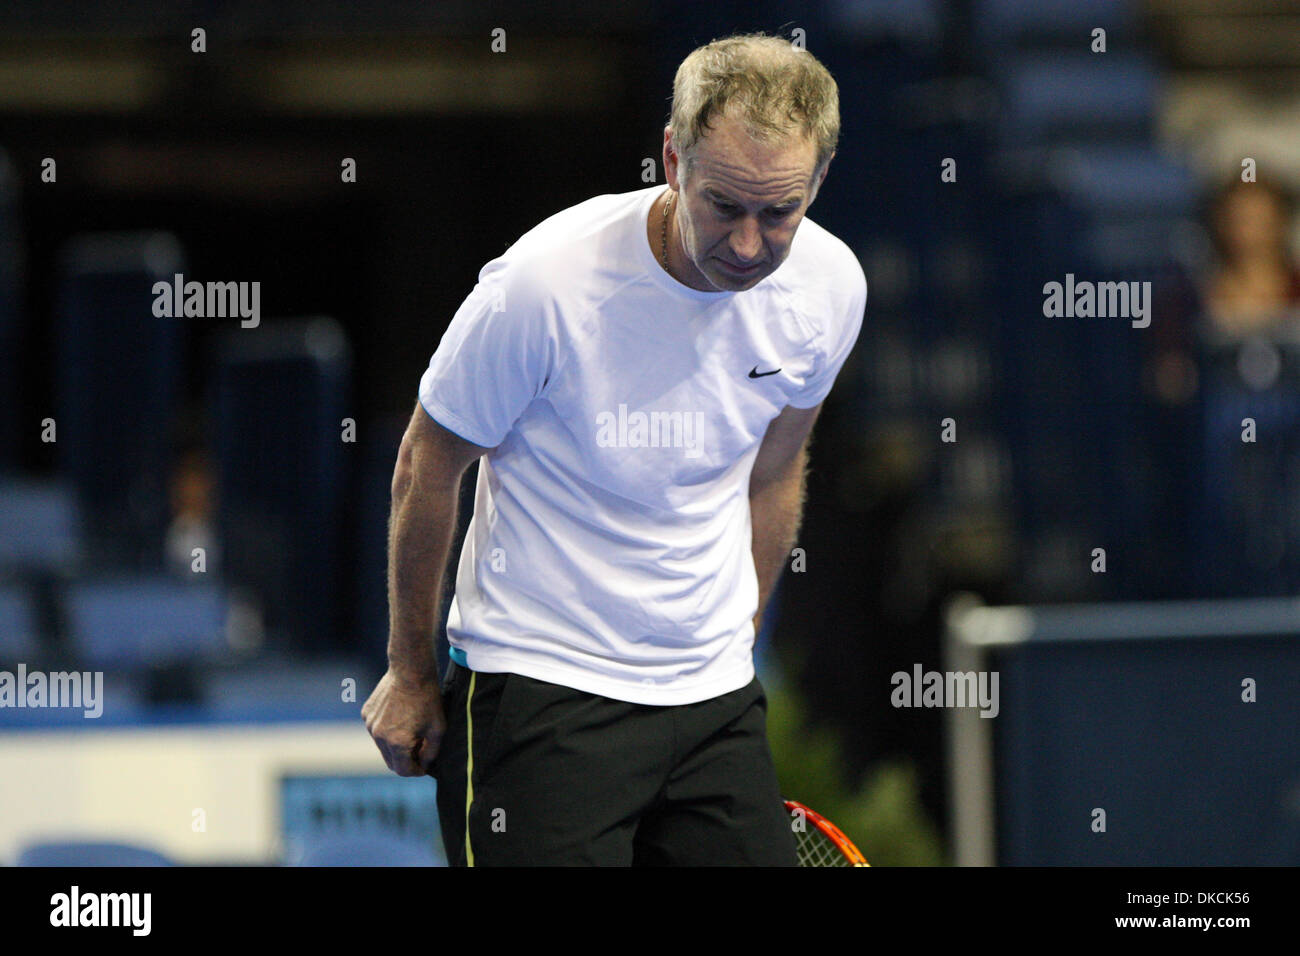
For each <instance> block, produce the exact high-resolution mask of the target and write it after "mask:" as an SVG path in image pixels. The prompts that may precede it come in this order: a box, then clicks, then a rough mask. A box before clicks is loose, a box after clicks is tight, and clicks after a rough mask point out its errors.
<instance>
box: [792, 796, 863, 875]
mask: <svg viewBox="0 0 1300 956" xmlns="http://www.w3.org/2000/svg"><path fill="white" fill-rule="evenodd" d="M785 809H786V812H787V813H791V814H792V813H795V812H796V811H798V812H801V813H803V815H804V819H805V820H807V821H808V822H809V823H811V824H812V825H813V826H815V827H816V828H817V829H818V830H820V831H821V832H822V833H823V834H825V836H826V837H827V839H829V840H830V841H831V842H832V843H834V844H835V846H836V848H837V849H838V850H839V851H840V852H841V853H843V854H844V857H845V859H847V860H848V861H849V865H851V866H870V865H871V864H870V863H868V862H867V858H866V857H865V856H863V855H862V851H861V850H859V849H858V848H857V847H856V846H854V845H853V841H852V840H850V839H849V838H848V837H846V836H845V835H844V832H843V831H842V830H841V829H840V828H839V827H837V826H836V825H835V824H833V823H831V821H829V820H827V819H826V818H825V817H824V816H822V815H821V814H820V813H818V812H817V811H816V810H814V809H812V808H811V807H807V806H804V805H803V804H802V803H800V802H799V801H798V800H786V801H785Z"/></svg>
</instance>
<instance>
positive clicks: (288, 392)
mask: <svg viewBox="0 0 1300 956" xmlns="http://www.w3.org/2000/svg"><path fill="white" fill-rule="evenodd" d="M351 368H352V358H351V349H350V347H349V345H348V340H347V337H346V336H345V334H344V332H343V330H342V328H341V327H340V326H339V324H338V323H337V322H335V321H333V320H332V319H322V318H317V319H310V320H302V321H281V322H265V321H264V322H263V323H262V326H261V327H260V328H259V329H258V330H257V333H256V335H253V334H249V333H247V332H244V331H243V330H235V331H232V332H231V333H230V334H229V335H228V336H226V337H225V338H224V339H223V340H222V341H221V342H220V344H219V347H218V350H217V355H216V370H215V373H214V376H213V378H214V382H215V385H214V394H213V398H212V408H213V413H214V417H215V423H216V453H217V462H218V470H219V475H220V478H219V481H220V487H221V510H220V531H221V536H222V541H223V547H222V553H223V554H224V555H225V571H224V573H225V575H226V577H227V579H228V580H229V581H231V583H232V584H235V585H238V586H241V587H246V588H248V589H250V590H252V591H253V592H255V593H256V594H257V595H258V596H259V597H260V598H261V600H262V602H263V606H264V609H265V613H266V624H267V630H268V632H269V633H271V634H272V635H277V634H279V635H281V636H284V637H287V638H288V640H289V642H291V643H294V642H296V643H298V644H299V645H300V646H311V647H313V648H317V649H319V648H322V647H324V646H327V645H330V644H332V643H333V642H334V640H335V638H336V637H337V636H338V634H339V631H340V628H339V613H338V598H339V593H340V589H341V587H342V584H343V582H342V581H341V580H340V576H341V565H340V561H341V552H340V547H341V539H340V536H341V534H342V531H343V510H342V509H343V504H344V487H345V477H346V468H345V466H346V465H347V462H348V454H347V453H348V449H349V447H350V446H348V445H346V444H345V443H344V441H343V435H342V427H343V426H342V422H343V419H344V418H345V417H346V416H348V415H349V404H348V403H349V396H348V392H349V383H350V379H351Z"/></svg>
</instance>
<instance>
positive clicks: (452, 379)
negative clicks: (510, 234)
mask: <svg viewBox="0 0 1300 956" xmlns="http://www.w3.org/2000/svg"><path fill="white" fill-rule="evenodd" d="M552 316H553V310H552V309H551V308H550V307H549V303H548V296H547V293H546V290H545V287H544V285H543V284H542V283H540V282H536V281H533V279H532V278H531V276H530V275H529V269H528V268H527V264H526V263H519V262H514V263H510V262H508V261H507V260H506V259H504V258H502V259H494V260H493V261H492V262H490V263H488V264H487V265H486V266H484V267H483V270H482V271H481V272H480V273H479V280H478V283H477V284H476V285H475V286H474V289H473V291H472V292H470V294H469V295H468V296H467V297H466V299H465V301H464V302H463V303H462V304H461V306H460V308H459V309H457V310H456V314H455V316H454V317H453V318H452V320H451V324H450V325H449V326H448V328H447V331H446V333H444V334H443V337H442V341H441V342H439V343H438V349H437V351H435V352H434V353H433V358H431V359H430V360H429V367H428V368H427V369H426V370H425V372H424V375H423V376H422V377H421V378H420V404H421V405H422V406H423V407H424V410H425V411H426V412H428V413H429V415H430V416H431V417H432V418H433V419H434V420H435V421H437V422H438V423H439V424H440V425H442V426H443V427H444V428H447V429H448V430H449V431H452V432H454V433H456V434H457V435H459V436H460V437H461V438H464V439H465V440H467V441H470V442H473V443H474V444H475V445H480V446H482V447H484V448H495V447H496V446H497V445H499V444H501V442H502V441H503V440H504V439H505V437H506V435H507V434H509V432H510V430H511V429H512V428H513V427H514V425H515V422H516V421H518V420H519V417H520V415H522V414H523V412H524V409H525V408H527V407H528V405H529V404H530V403H531V402H532V401H533V400H534V399H535V398H537V397H539V396H540V395H541V394H542V391H543V389H544V388H545V386H546V383H547V381H548V380H549V377H550V371H551V365H552V363H553V361H554V357H555V349H554V336H553V335H552V334H551V323H550V319H551V317H552Z"/></svg>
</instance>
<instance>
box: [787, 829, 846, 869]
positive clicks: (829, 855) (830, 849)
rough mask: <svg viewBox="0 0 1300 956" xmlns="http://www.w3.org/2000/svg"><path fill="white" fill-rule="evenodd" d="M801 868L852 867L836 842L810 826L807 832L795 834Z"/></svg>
mask: <svg viewBox="0 0 1300 956" xmlns="http://www.w3.org/2000/svg"><path fill="white" fill-rule="evenodd" d="M795 842H796V844H797V848H798V853H799V865H800V866H852V865H853V864H852V863H850V862H849V859H848V857H846V856H845V855H844V851H843V850H841V849H840V848H839V847H838V846H836V845H835V841H834V840H832V839H831V838H830V837H828V836H827V835H826V834H824V833H822V831H821V830H819V829H817V828H816V827H814V826H810V827H809V828H808V829H807V830H804V831H803V832H799V833H796V834H795Z"/></svg>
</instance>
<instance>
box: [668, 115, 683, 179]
mask: <svg viewBox="0 0 1300 956" xmlns="http://www.w3.org/2000/svg"><path fill="white" fill-rule="evenodd" d="M681 174H682V169H681V156H679V155H678V154H677V147H676V146H675V145H674V144H673V131H672V127H671V126H665V127H664V179H665V180H667V181H668V185H670V186H672V187H673V188H674V189H677V188H678V179H680V177H681Z"/></svg>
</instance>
